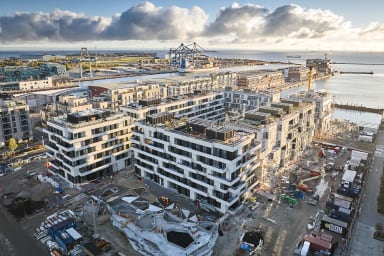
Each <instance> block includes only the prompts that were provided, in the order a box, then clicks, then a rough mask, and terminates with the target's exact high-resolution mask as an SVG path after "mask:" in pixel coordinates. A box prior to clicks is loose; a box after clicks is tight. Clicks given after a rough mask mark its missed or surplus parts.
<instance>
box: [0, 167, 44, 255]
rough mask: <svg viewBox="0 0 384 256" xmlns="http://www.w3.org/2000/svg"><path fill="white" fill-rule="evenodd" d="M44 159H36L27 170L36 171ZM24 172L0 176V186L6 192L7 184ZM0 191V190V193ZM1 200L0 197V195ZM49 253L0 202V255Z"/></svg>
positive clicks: (24, 172) (21, 175)
mask: <svg viewBox="0 0 384 256" xmlns="http://www.w3.org/2000/svg"><path fill="white" fill-rule="evenodd" d="M44 161H45V160H37V161H34V162H33V163H30V164H29V165H28V168H25V169H28V170H33V171H38V170H40V169H41V166H42V165H43V163H44ZM25 174H26V170H20V171H17V172H14V173H12V174H8V175H5V176H2V177H0V188H1V190H2V192H5V193H6V192H7V188H8V187H9V186H8V185H9V184H13V183H12V182H14V181H15V180H18V179H20V178H21V177H23V176H24V175H25ZM1 194H2V193H1V192H0V195H1ZM0 200H2V197H0ZM30 255H39V256H40V255H41V256H45V255H49V252H48V248H47V247H46V246H44V245H43V244H41V243H40V242H39V241H37V240H36V239H35V238H34V237H33V236H32V235H31V233H30V232H27V230H25V229H23V226H22V225H21V224H20V223H19V222H17V220H16V219H15V218H14V217H13V215H11V214H10V213H9V212H8V211H7V210H6V209H5V208H4V206H3V205H2V202H0V256H30Z"/></svg>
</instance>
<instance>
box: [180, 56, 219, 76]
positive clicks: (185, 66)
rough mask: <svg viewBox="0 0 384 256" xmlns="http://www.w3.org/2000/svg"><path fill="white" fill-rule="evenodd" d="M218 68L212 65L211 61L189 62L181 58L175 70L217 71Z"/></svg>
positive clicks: (181, 71) (182, 71) (194, 71)
mask: <svg viewBox="0 0 384 256" xmlns="http://www.w3.org/2000/svg"><path fill="white" fill-rule="evenodd" d="M219 69H220V67H219V66H214V65H213V63H197V64H190V63H189V62H188V61H186V60H185V59H183V60H182V61H181V63H180V66H179V68H178V69H177V71H178V72H179V73H212V72H218V71H219Z"/></svg>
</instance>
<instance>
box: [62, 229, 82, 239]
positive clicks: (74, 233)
mask: <svg viewBox="0 0 384 256" xmlns="http://www.w3.org/2000/svg"><path fill="white" fill-rule="evenodd" d="M65 231H66V232H67V233H68V234H69V235H70V236H71V237H72V238H73V239H74V240H77V239H80V238H81V235H80V234H79V232H77V231H76V229H74V228H68V229H66V230H65Z"/></svg>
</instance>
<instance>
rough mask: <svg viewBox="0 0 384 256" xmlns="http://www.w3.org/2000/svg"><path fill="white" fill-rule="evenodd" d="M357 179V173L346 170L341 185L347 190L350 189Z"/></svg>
mask: <svg viewBox="0 0 384 256" xmlns="http://www.w3.org/2000/svg"><path fill="white" fill-rule="evenodd" d="M355 177H356V171H352V170H345V171H344V174H343V177H342V178H341V184H342V186H343V187H345V188H350V187H351V186H352V184H353V181H354V180H355Z"/></svg>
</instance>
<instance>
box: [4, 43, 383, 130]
mask: <svg viewBox="0 0 384 256" xmlns="http://www.w3.org/2000/svg"><path fill="white" fill-rule="evenodd" d="M99 52H117V53H119V52H120V53H122V52H135V51H123V50H119V51H117V50H104V51H102V50H99ZM148 52H151V53H153V52H162V53H166V52H164V51H157V50H153V51H148ZM79 53H80V52H79V51H75V50H71V51H66V50H62V51H49V50H47V51H19V52H18V51H0V59H1V58H7V57H21V56H31V55H41V54H52V55H68V54H79ZM206 54H207V55H210V56H212V57H221V58H239V59H256V60H263V61H276V62H285V63H292V64H293V63H295V64H305V60H306V59H313V58H328V59H330V60H331V61H332V62H333V63H334V64H333V67H334V70H336V71H343V72H371V71H372V72H373V74H340V73H336V74H335V75H334V76H333V77H331V78H328V79H324V80H317V81H313V82H312V84H311V89H313V90H315V91H327V92H329V93H330V94H331V95H332V96H333V99H334V102H336V103H341V104H351V105H358V106H366V107H372V108H384V53H383V52H364V51H358V52H341V51H328V52H325V51H252V50H218V51H209V52H207V53H206ZM292 64H270V65H263V66H253V67H249V66H247V67H236V68H231V69H228V70H233V71H245V70H254V69H258V70H261V69H277V68H284V67H287V66H289V65H292ZM173 75H174V74H159V75H151V76H143V77H129V78H118V79H109V80H108V83H115V82H126V81H135V80H144V79H149V78H158V77H169V76H173ZM105 82H106V81H92V82H83V83H81V84H80V86H82V87H86V86H88V85H95V84H100V83H105ZM305 90H307V85H304V86H301V87H296V88H291V89H288V90H286V91H283V92H281V96H282V97H288V96H289V95H290V94H292V93H296V92H298V91H305ZM333 118H337V119H340V120H349V121H351V122H354V123H357V124H359V125H360V126H364V127H371V128H376V127H377V126H378V125H379V124H380V122H381V118H382V116H381V115H379V114H373V113H367V112H359V111H351V110H341V109H336V110H335V111H334V113H333Z"/></svg>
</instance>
